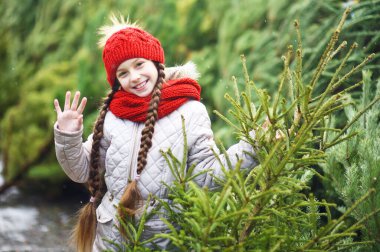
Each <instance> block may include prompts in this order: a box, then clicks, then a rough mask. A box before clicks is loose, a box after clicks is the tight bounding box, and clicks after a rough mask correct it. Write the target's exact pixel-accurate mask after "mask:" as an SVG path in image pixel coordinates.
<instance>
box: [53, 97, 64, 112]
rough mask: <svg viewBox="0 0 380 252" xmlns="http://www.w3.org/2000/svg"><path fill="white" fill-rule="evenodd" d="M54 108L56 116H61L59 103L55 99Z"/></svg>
mask: <svg viewBox="0 0 380 252" xmlns="http://www.w3.org/2000/svg"><path fill="white" fill-rule="evenodd" d="M54 108H55V111H56V112H57V115H60V114H62V110H61V107H60V106H59V102H58V100H57V99H54Z"/></svg>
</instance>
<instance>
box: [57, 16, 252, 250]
mask: <svg viewBox="0 0 380 252" xmlns="http://www.w3.org/2000/svg"><path fill="white" fill-rule="evenodd" d="M111 20H112V22H113V25H111V26H105V27H102V28H101V29H100V34H101V35H102V38H101V39H100V42H99V44H100V45H101V46H102V47H104V48H103V63H104V67H105V70H106V74H107V80H108V82H109V84H110V86H111V90H110V92H109V94H108V96H107V97H106V99H105V100H104V104H103V106H102V108H101V110H100V114H99V117H98V119H97V121H96V123H95V126H94V131H93V134H91V135H90V136H89V137H88V139H87V141H85V142H84V143H82V131H83V115H82V113H83V110H84V108H85V105H86V98H83V99H82V100H81V101H80V94H79V92H76V93H75V95H74V98H73V101H72V103H71V104H70V101H71V99H70V96H71V95H70V92H67V93H66V98H65V104H64V109H63V111H62V110H61V108H60V106H59V103H58V101H57V99H55V100H54V106H55V109H56V111H57V122H56V123H55V125H54V135H55V146H56V155H57V159H58V161H59V163H60V165H61V166H62V168H63V170H64V171H65V173H66V174H67V175H68V176H69V177H70V178H71V179H72V180H74V181H76V182H79V183H87V184H88V187H89V191H90V193H91V198H90V200H89V203H88V204H87V205H86V206H85V207H83V208H82V210H81V212H80V214H79V220H78V224H77V226H76V227H75V229H74V233H73V236H74V237H73V238H74V240H75V242H76V246H77V250H78V251H91V250H92V251H102V250H104V249H107V248H110V246H111V245H110V244H109V243H107V242H105V241H104V240H103V239H104V238H105V239H107V240H112V241H114V242H117V243H119V244H121V243H122V242H123V238H122V235H121V234H120V231H119V230H118V228H117V227H118V222H117V217H116V216H117V215H118V214H119V215H121V216H124V213H126V214H128V215H129V216H134V215H135V214H136V211H137V210H138V209H139V208H140V209H141V207H142V206H145V205H146V204H149V205H150V206H149V207H151V208H153V207H154V206H155V204H156V203H155V201H154V200H152V201H151V202H147V200H146V199H147V198H148V196H149V195H150V194H151V195H154V196H156V197H159V198H161V199H163V200H167V197H168V195H167V191H166V190H165V189H166V187H165V186H164V185H163V183H162V182H165V183H167V184H170V183H171V182H172V181H173V180H174V176H173V175H172V174H171V172H170V169H169V167H168V165H167V164H166V162H165V159H164V157H163V156H162V155H161V152H160V150H164V151H165V150H168V149H169V148H170V149H171V150H172V152H173V154H174V155H175V156H176V157H177V158H178V159H179V160H182V156H183V150H184V138H183V134H182V119H181V117H183V118H184V120H185V129H186V134H187V148H188V157H187V164H188V167H190V166H191V165H192V164H195V165H196V168H195V171H194V172H195V173H199V172H201V171H203V170H205V169H210V170H211V171H212V172H207V173H203V174H202V175H200V176H198V177H197V178H196V179H195V182H196V183H197V184H198V185H199V186H202V187H206V186H207V187H213V186H215V183H214V177H215V176H216V177H221V176H222V170H221V167H220V165H219V163H218V161H217V158H216V157H215V155H214V153H213V150H214V151H216V152H217V153H219V151H218V149H217V147H216V145H215V142H214V140H213V133H212V130H211V123H210V118H209V116H208V114H207V111H206V108H205V106H204V105H203V104H202V103H200V102H199V100H200V91H201V88H200V86H199V85H198V83H197V81H196V80H195V79H196V78H197V76H198V73H197V72H196V70H195V67H194V66H193V65H191V64H187V65H185V66H183V67H177V68H171V69H169V71H167V72H166V75H168V77H167V79H165V68H164V65H163V64H164V62H165V57H164V50H163V48H162V46H161V44H160V42H159V40H158V39H157V38H155V37H153V36H152V35H151V34H149V33H148V32H146V31H145V30H143V29H142V28H141V27H138V26H137V25H136V24H130V23H129V22H128V20H127V22H125V21H124V20H122V19H121V20H120V21H118V20H116V19H115V18H112V19H111ZM166 80H167V81H166ZM247 153H250V154H252V153H253V149H252V148H251V146H250V145H249V144H247V143H246V142H243V141H240V142H239V143H238V144H236V145H234V146H232V147H230V148H229V149H228V151H227V154H228V156H229V158H230V159H231V162H232V164H233V165H234V164H235V163H236V162H237V161H238V159H242V160H243V162H242V165H241V167H242V168H252V167H254V166H255V165H256V163H255V161H254V159H253V158H252V155H248V154H247ZM219 158H220V160H222V162H224V163H225V162H226V159H225V157H224V155H220V154H219ZM115 206H118V207H115ZM122 209H125V211H122ZM136 217H137V218H138V216H136ZM168 231H169V230H168V228H167V227H166V226H165V224H164V223H163V222H162V221H161V220H160V217H159V216H158V215H155V216H153V217H152V218H150V219H149V220H148V221H147V222H146V225H145V228H144V232H143V234H142V238H143V239H148V238H150V237H152V236H153V235H154V234H155V233H159V232H168ZM168 245H169V241H168V240H165V239H157V240H155V244H148V245H147V246H148V247H151V248H153V246H158V247H159V248H160V249H165V248H168Z"/></svg>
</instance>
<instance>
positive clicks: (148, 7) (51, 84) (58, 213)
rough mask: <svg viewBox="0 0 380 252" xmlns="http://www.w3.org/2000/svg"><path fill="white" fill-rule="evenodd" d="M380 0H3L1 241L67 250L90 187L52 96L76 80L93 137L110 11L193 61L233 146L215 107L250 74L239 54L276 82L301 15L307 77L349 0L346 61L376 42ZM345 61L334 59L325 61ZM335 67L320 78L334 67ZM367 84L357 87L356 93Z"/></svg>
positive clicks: (328, 193)
mask: <svg viewBox="0 0 380 252" xmlns="http://www.w3.org/2000/svg"><path fill="white" fill-rule="evenodd" d="M379 5H380V1H332V0H324V1H319V0H181V1H175V0H162V1H158V0H149V1H148V0H145V1H144V0H108V1H97V0H84V1H78V0H65V1H60V0H49V1H47V0H18V1H8V0H0V59H1V61H0V72H1V74H0V251H69V249H68V248H67V244H66V240H67V237H68V233H69V230H70V228H71V225H72V217H73V215H74V214H75V212H76V211H77V210H78V208H79V207H80V206H81V205H82V204H83V202H86V201H87V200H88V195H87V193H86V189H85V187H84V186H83V185H79V184H76V183H73V182H71V181H70V180H69V179H68V178H67V177H66V175H65V174H64V173H63V172H62V170H61V168H60V167H59V165H58V163H57V161H56V158H55V152H54V140H53V124H54V122H55V119H56V115H55V111H54V107H53V99H54V98H58V99H59V100H60V101H61V104H62V102H63V100H64V94H65V91H66V90H71V91H75V90H80V91H81V92H82V94H83V95H85V96H86V97H87V98H88V105H87V107H86V110H85V113H84V114H85V115H84V119H85V122H84V123H85V127H84V129H85V134H84V137H87V135H88V134H89V133H90V132H91V130H92V125H93V122H94V120H95V118H96V116H97V114H98V111H97V109H98V107H99V105H100V101H101V98H102V97H103V96H104V95H105V94H106V93H107V90H108V88H109V85H108V84H107V82H106V75H105V71H104V69H103V63H102V60H101V50H100V49H98V48H97V45H96V43H97V40H98V36H97V29H98V28H99V27H100V26H102V25H104V24H107V23H109V19H108V17H109V15H110V13H111V12H113V13H115V14H118V13H120V14H122V15H124V16H126V17H127V16H129V18H130V19H131V20H132V21H137V22H138V23H139V24H141V25H143V27H145V29H146V30H148V31H149V32H150V33H152V34H153V35H155V36H156V37H157V38H159V40H160V41H161V43H162V45H163V47H164V50H165V55H166V66H174V65H178V64H184V63H186V62H187V61H189V60H192V61H194V62H195V63H196V65H197V66H198V70H199V71H200V73H201V78H200V80H199V82H200V84H201V86H202V88H203V89H202V97H203V98H202V101H203V102H204V103H205V104H206V106H207V108H208V109H209V114H210V117H211V119H212V121H213V129H214V132H215V135H216V136H217V137H218V138H220V139H222V141H223V143H224V144H225V145H227V146H228V145H230V144H231V143H233V142H235V141H236V138H235V137H234V135H233V134H231V132H232V130H231V128H230V127H228V126H227V125H225V124H224V122H223V121H222V120H220V119H218V118H217V117H216V116H215V114H214V113H213V112H212V111H213V110H218V111H220V112H222V113H223V114H226V109H227V108H226V106H227V103H226V102H225V100H224V99H223V98H222V97H223V95H224V94H225V93H226V92H230V91H233V86H232V81H231V77H232V76H236V78H237V81H238V83H239V85H243V83H244V76H243V69H242V64H241V59H240V55H243V54H244V55H245V57H246V60H247V68H248V71H249V73H250V77H251V78H252V79H253V80H254V81H255V83H256V84H257V85H258V86H259V87H264V88H266V89H267V90H268V92H269V93H273V92H274V91H275V90H276V89H277V84H278V81H279V76H280V75H281V71H282V65H283V64H282V60H281V56H282V55H284V54H286V51H287V47H288V45H293V46H294V47H296V33H295V29H294V26H293V23H294V20H295V19H299V20H300V23H301V25H300V27H301V33H302V43H303V47H304V61H303V62H304V72H305V73H306V75H305V76H306V77H305V78H306V79H307V74H308V73H310V74H311V73H312V70H313V69H314V68H315V67H316V65H317V63H318V60H319V57H320V56H321V54H322V52H323V48H324V46H325V45H326V44H327V42H328V40H329V39H330V34H331V33H332V32H333V30H334V28H335V27H336V26H337V24H338V22H339V19H340V17H341V16H342V13H343V11H344V9H345V8H346V7H347V6H351V8H352V12H351V14H350V15H349V17H348V20H347V22H346V24H345V25H344V28H343V30H342V33H341V37H340V39H339V43H340V42H341V41H343V40H347V41H348V44H349V46H350V45H351V44H352V43H353V42H357V43H358V45H359V49H358V50H356V51H355V52H354V54H353V56H352V57H351V58H350V60H349V61H348V64H347V69H350V68H352V66H353V65H355V64H358V63H359V62H361V61H362V60H363V59H364V57H365V56H366V55H368V54H370V53H373V52H375V53H376V52H378V51H379V48H380V44H379V40H380V30H379V25H378V24H379V23H380V17H379V15H380V6H379ZM343 56H344V55H343ZM340 57H341V56H340V55H338V56H337V60H339V58H340ZM379 61H380V60H379V55H378V54H377V55H376V56H375V57H374V59H373V60H372V61H371V62H370V64H369V65H367V66H366V68H365V69H366V70H367V71H369V72H368V73H370V75H371V77H370V80H368V83H369V90H371V92H370V94H371V93H373V94H374V93H375V92H376V83H377V81H378V79H379ZM334 64H335V65H334ZM337 64H338V63H334V61H333V62H332V64H330V65H329V66H328V70H329V68H331V69H333V68H334V66H335V68H336V66H337ZM328 70H327V71H326V73H325V74H324V76H322V79H321V81H320V84H319V88H323V84H325V82H324V80H325V79H328V77H331V73H329V71H328ZM354 78H361V73H358V75H357V76H356V77H354ZM349 84H350V83H347V85H349ZM351 84H352V83H351ZM361 94H362V92H361V89H358V90H354V92H353V93H352V99H360V98H361ZM339 120H345V116H344V115H341V117H338V118H336V121H337V122H338V123H339ZM377 162H379V161H377ZM377 164H378V163H376V165H375V166H377ZM379 169H380V168H379ZM321 172H322V171H321ZM342 172H343V171H342ZM312 188H313V190H314V192H315V193H316V194H317V195H321V197H323V198H329V199H331V200H333V201H335V202H340V204H342V205H344V200H342V199H341V197H340V193H339V192H337V191H335V189H334V188H331V184H330V183H325V182H323V181H322V182H314V184H313V187H312ZM379 228H380V227H379ZM379 230H380V229H379Z"/></svg>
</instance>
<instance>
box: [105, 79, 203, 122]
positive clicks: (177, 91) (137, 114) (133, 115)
mask: <svg viewBox="0 0 380 252" xmlns="http://www.w3.org/2000/svg"><path fill="white" fill-rule="evenodd" d="M200 95H201V87H200V86H199V84H198V82H196V81H195V80H193V79H190V78H182V79H176V80H170V81H168V82H165V83H164V84H163V86H162V89H161V100H160V103H159V105H158V118H159V119H160V118H162V117H164V116H166V115H168V114H170V113H171V112H173V111H174V110H176V109H178V108H179V107H180V106H181V105H182V104H184V103H185V102H186V101H188V100H197V101H199V100H200ZM150 100H151V97H150V96H146V97H139V96H137V95H134V94H131V93H128V92H126V91H123V90H120V91H117V92H116V93H115V95H114V97H113V99H112V101H111V104H110V110H111V112H112V113H113V114H114V115H115V116H117V117H119V118H123V119H128V120H130V121H134V122H145V120H146V115H147V113H148V109H149V103H150Z"/></svg>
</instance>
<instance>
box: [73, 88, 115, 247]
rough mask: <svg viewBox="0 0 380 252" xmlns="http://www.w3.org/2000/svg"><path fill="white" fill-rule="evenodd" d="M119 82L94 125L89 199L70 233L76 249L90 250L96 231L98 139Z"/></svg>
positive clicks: (99, 185) (100, 194) (100, 183)
mask: <svg viewBox="0 0 380 252" xmlns="http://www.w3.org/2000/svg"><path fill="white" fill-rule="evenodd" d="M119 86H120V83H118V82H116V83H115V84H114V85H113V87H112V91H111V92H109V94H108V96H107V97H106V98H105V99H104V102H103V106H102V108H101V109H100V113H99V116H98V118H97V120H96V123H95V126H94V130H93V131H94V133H93V137H92V148H91V155H90V172H89V179H88V189H89V191H90V194H91V200H90V202H89V203H87V204H86V205H85V206H84V207H82V209H81V210H80V211H79V213H78V220H77V223H76V225H75V227H74V229H73V231H72V234H71V241H72V242H73V243H74V244H75V246H76V249H77V251H84V252H87V251H92V244H93V242H94V240H95V232H96V222H97V220H96V207H97V206H98V205H99V204H100V201H101V199H102V197H103V195H104V190H103V187H104V186H105V185H104V183H103V178H102V174H100V172H99V166H100V158H99V151H100V141H101V139H102V137H103V126H104V119H105V117H106V114H107V111H108V108H109V105H110V103H111V101H112V98H113V96H114V94H115V93H116V91H117V90H118V88H119Z"/></svg>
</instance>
